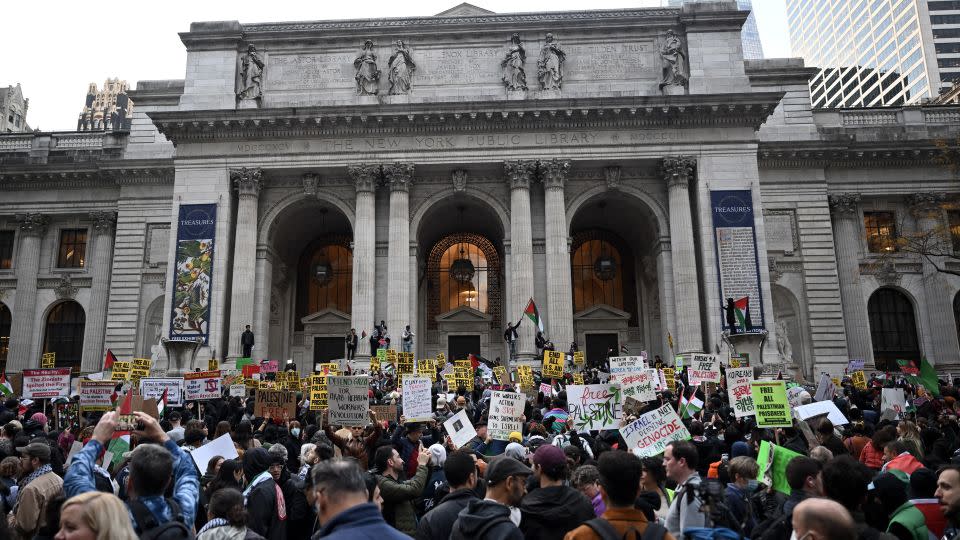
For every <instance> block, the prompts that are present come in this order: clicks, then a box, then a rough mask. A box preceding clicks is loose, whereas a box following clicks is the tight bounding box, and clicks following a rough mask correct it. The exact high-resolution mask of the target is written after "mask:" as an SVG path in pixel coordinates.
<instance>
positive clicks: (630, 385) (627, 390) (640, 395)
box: [620, 369, 659, 403]
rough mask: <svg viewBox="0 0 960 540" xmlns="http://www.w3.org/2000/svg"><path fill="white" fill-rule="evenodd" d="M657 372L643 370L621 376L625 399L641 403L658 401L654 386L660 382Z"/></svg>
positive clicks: (621, 387) (621, 386)
mask: <svg viewBox="0 0 960 540" xmlns="http://www.w3.org/2000/svg"><path fill="white" fill-rule="evenodd" d="M658 380H659V377H658V376H657V372H656V370H653V369H643V370H640V371H637V372H633V373H623V374H621V375H620V389H621V391H622V392H623V397H624V398H630V399H634V400H636V401H639V402H641V403H645V402H647V401H653V400H655V399H657V392H656V390H654V385H655V384H656V383H657V382H658Z"/></svg>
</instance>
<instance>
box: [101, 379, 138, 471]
mask: <svg viewBox="0 0 960 540" xmlns="http://www.w3.org/2000/svg"><path fill="white" fill-rule="evenodd" d="M132 399H133V394H132V393H131V392H127V395H126V396H124V398H123V403H121V404H120V408H119V409H118V410H117V412H118V413H119V414H120V415H121V417H122V416H123V415H128V414H131V413H132V412H133V410H132V409H133V404H132ZM107 450H108V451H109V452H112V453H113V461H112V462H111V463H113V464H117V463H119V462H120V461H121V460H122V459H123V453H124V452H127V451H129V450H130V431H126V430H125V431H114V432H113V439H111V440H110V443H109V444H108V445H107Z"/></svg>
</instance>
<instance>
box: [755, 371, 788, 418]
mask: <svg viewBox="0 0 960 540" xmlns="http://www.w3.org/2000/svg"><path fill="white" fill-rule="evenodd" d="M750 393H751V395H752V396H753V408H754V411H755V414H756V417H757V427H792V426H793V415H792V414H791V412H790V402H789V401H787V383H786V382H785V381H754V382H752V383H750Z"/></svg>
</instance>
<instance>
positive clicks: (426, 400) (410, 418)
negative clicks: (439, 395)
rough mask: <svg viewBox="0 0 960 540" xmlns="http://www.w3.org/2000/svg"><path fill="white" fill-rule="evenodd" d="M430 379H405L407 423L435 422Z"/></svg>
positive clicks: (404, 405) (404, 406) (404, 409)
mask: <svg viewBox="0 0 960 540" xmlns="http://www.w3.org/2000/svg"><path fill="white" fill-rule="evenodd" d="M431 392H432V391H431V386H430V379H428V378H426V377H406V376H404V378H403V416H404V417H405V419H406V421H407V422H426V421H428V420H433V407H431V406H430V397H431V396H432V393H431Z"/></svg>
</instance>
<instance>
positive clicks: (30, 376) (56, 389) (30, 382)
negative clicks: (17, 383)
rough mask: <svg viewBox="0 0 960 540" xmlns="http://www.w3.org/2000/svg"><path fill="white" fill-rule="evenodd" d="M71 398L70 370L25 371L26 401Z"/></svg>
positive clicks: (24, 390) (24, 394)
mask: <svg viewBox="0 0 960 540" xmlns="http://www.w3.org/2000/svg"><path fill="white" fill-rule="evenodd" d="M69 396H70V368H55V369H25V370H23V397H24V399H46V398H55V397H69Z"/></svg>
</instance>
